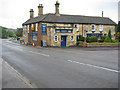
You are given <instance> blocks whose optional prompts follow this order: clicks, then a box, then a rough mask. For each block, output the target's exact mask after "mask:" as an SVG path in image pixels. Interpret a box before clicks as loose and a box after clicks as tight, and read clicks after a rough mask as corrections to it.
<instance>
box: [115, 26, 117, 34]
mask: <svg viewBox="0 0 120 90" xmlns="http://www.w3.org/2000/svg"><path fill="white" fill-rule="evenodd" d="M117 29H118V26H117V25H116V26H115V34H117V32H118V30H117Z"/></svg>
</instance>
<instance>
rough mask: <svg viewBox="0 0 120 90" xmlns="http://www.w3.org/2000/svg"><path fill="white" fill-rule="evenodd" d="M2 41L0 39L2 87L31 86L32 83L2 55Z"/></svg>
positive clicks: (0, 78) (0, 77)
mask: <svg viewBox="0 0 120 90" xmlns="http://www.w3.org/2000/svg"><path fill="white" fill-rule="evenodd" d="M1 44H2V41H1V39H0V89H4V90H5V88H30V85H29V84H28V83H27V81H26V80H25V79H24V77H22V76H21V75H20V74H19V73H18V72H17V71H16V70H15V69H13V68H12V67H11V66H10V65H9V64H8V63H7V62H5V61H4V60H3V59H2V58H1V57H2V47H1V46H2V45H1Z"/></svg>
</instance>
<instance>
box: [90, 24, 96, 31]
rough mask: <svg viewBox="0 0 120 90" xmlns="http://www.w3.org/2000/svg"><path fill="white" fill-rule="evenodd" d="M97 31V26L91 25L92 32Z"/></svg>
mask: <svg viewBox="0 0 120 90" xmlns="http://www.w3.org/2000/svg"><path fill="white" fill-rule="evenodd" d="M93 26H94V29H93ZM95 29H96V26H95V24H91V31H92V32H93V31H94V32H95Z"/></svg>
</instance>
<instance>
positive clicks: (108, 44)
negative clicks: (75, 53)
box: [79, 43, 120, 47]
mask: <svg viewBox="0 0 120 90" xmlns="http://www.w3.org/2000/svg"><path fill="white" fill-rule="evenodd" d="M83 45H84V44H79V46H80V47H83ZM86 47H120V44H117V43H98V44H93V43H87V44H86Z"/></svg>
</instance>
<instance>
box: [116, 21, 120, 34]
mask: <svg viewBox="0 0 120 90" xmlns="http://www.w3.org/2000/svg"><path fill="white" fill-rule="evenodd" d="M117 28H118V29H117V32H120V21H119V22H118V27H117Z"/></svg>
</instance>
